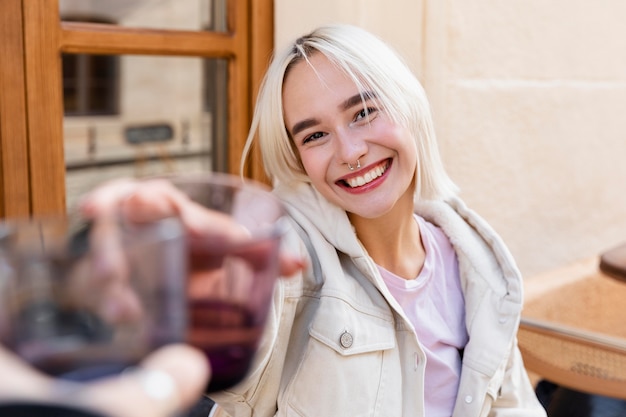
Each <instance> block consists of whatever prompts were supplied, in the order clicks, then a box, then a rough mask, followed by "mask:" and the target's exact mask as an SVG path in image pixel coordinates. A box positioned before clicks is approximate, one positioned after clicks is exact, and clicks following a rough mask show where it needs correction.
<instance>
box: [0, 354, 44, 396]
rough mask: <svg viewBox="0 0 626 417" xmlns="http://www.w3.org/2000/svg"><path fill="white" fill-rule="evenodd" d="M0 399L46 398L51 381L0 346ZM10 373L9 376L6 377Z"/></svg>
mask: <svg viewBox="0 0 626 417" xmlns="http://www.w3.org/2000/svg"><path fill="white" fill-rule="evenodd" d="M0 369H2V375H4V376H5V377H2V378H0V400H2V399H12V400H20V399H22V400H24V399H26V400H48V399H50V395H51V390H52V385H53V381H52V379H51V378H49V377H47V376H44V375H43V374H41V373H39V372H37V371H36V370H35V369H34V368H32V367H31V366H29V365H28V364H27V363H26V362H24V361H23V360H22V359H20V358H19V357H18V356H16V355H15V354H13V353H12V352H10V351H8V350H6V349H5V348H4V347H2V346H0ZM9 375H10V378H9V377H8V376H9Z"/></svg>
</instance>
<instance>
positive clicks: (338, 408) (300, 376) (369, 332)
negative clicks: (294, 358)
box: [279, 297, 400, 417]
mask: <svg viewBox="0 0 626 417" xmlns="http://www.w3.org/2000/svg"><path fill="white" fill-rule="evenodd" d="M395 346H396V341H395V330H394V323H393V318H392V316H391V313H389V312H385V311H378V312H377V311H367V312H366V311H362V310H361V309H358V308H355V306H354V305H353V304H350V303H348V302H346V301H344V300H342V299H339V298H335V297H322V298H321V299H320V305H319V308H318V309H317V312H316V315H315V317H314V319H313V321H312V322H311V326H310V329H309V339H308V341H307V342H306V347H305V349H304V351H303V356H302V358H301V361H300V363H299V366H298V370H297V372H296V373H295V375H294V378H293V379H292V381H291V382H290V386H289V388H288V389H287V392H286V395H287V403H288V410H289V411H287V412H286V414H285V415H287V416H304V417H319V416H324V417H333V416H337V417H339V416H341V417H345V416H351V417H359V416H366V415H367V416H372V415H376V412H375V410H376V409H377V408H380V407H381V406H382V404H381V403H382V402H383V400H385V401H386V392H387V391H395V393H393V394H392V395H400V394H399V388H400V387H399V383H398V382H397V381H395V382H394V379H393V378H392V374H393V373H395V379H396V380H397V377H398V374H397V373H396V372H397V370H395V371H393V372H392V368H394V365H391V364H393V363H397V360H392V358H393V357H394V355H397V352H396V349H393V348H394V347H395ZM396 359H397V358H396ZM394 385H397V386H395V390H392V389H391V386H394ZM279 414H280V413H279Z"/></svg>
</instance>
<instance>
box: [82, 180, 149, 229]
mask: <svg viewBox="0 0 626 417" xmlns="http://www.w3.org/2000/svg"><path fill="white" fill-rule="evenodd" d="M138 188H139V184H138V182H137V181H135V180H131V179H125V178H124V179H117V180H112V181H109V182H106V183H104V184H103V185H101V186H99V187H98V188H96V189H95V190H93V191H91V192H89V193H87V194H85V195H84V196H82V197H81V199H80V201H79V203H78V212H79V213H80V214H81V215H82V216H83V217H85V218H87V219H95V218H98V217H103V216H106V217H110V216H117V214H118V210H119V207H120V205H121V203H122V201H124V199H125V198H127V197H128V196H129V195H131V194H132V193H133V192H135V191H136V190H137V189H138Z"/></svg>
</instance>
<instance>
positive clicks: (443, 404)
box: [378, 216, 468, 417]
mask: <svg viewBox="0 0 626 417" xmlns="http://www.w3.org/2000/svg"><path fill="white" fill-rule="evenodd" d="M415 218H416V220H417V223H418V225H419V227H420V232H421V235H422V243H423V245H424V248H425V249H426V260H425V262H424V266H423V268H422V270H421V271H420V273H419V275H418V276H417V277H416V278H415V279H411V280H406V279H403V278H401V277H399V276H397V275H394V274H393V273H391V272H389V271H387V270H385V269H384V268H382V267H380V266H379V267H378V269H379V270H380V273H381V275H382V277H383V280H384V281H385V283H386V284H387V288H389V291H390V292H391V294H393V296H394V298H395V299H396V300H397V301H398V303H399V304H400V306H402V309H403V310H404V312H405V314H406V315H407V317H408V318H409V320H410V321H411V323H413V327H414V328H415V333H416V334H417V339H418V341H419V343H420V345H421V347H422V349H423V350H424V353H425V354H426V375H425V377H424V379H425V381H424V401H425V408H426V409H425V412H426V414H425V415H427V416H429V417H450V416H451V415H452V410H453V408H454V402H455V399H456V395H457V391H458V387H459V376H460V373H461V355H460V353H459V349H463V347H464V346H465V345H466V344H467V341H468V335H467V330H466V328H465V301H464V299H463V292H462V290H461V282H460V279H459V266H458V260H457V257H456V253H455V251H454V249H453V248H452V245H451V244H450V241H449V240H448V238H447V236H446V235H445V234H444V233H443V232H442V231H441V229H439V228H438V227H436V226H435V225H433V224H432V223H429V222H427V221H426V220H424V219H422V218H421V217H419V216H415Z"/></svg>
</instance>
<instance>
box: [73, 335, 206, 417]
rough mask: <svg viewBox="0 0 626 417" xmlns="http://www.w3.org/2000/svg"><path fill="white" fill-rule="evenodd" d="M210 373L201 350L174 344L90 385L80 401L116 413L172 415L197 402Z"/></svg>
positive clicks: (155, 416) (154, 416)
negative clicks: (126, 369) (126, 370)
mask: <svg viewBox="0 0 626 417" xmlns="http://www.w3.org/2000/svg"><path fill="white" fill-rule="evenodd" d="M209 375H210V370H209V365H208V362H207V360H206V357H205V356H204V354H203V353H202V352H200V351H199V350H196V349H194V348H191V347H189V346H186V345H171V346H167V347H164V348H161V349H159V350H158V351H156V352H155V353H153V354H152V355H151V356H150V357H148V358H147V359H146V360H145V361H144V362H143V363H142V364H141V366H140V367H139V368H137V369H134V370H132V371H130V372H125V373H124V374H123V375H121V376H119V377H116V378H109V379H107V380H103V381H101V382H97V383H92V384H90V385H88V386H87V387H86V388H85V389H84V390H83V392H82V393H81V394H80V395H79V398H78V402H79V404H82V405H84V406H88V407H90V408H92V409H97V410H99V411H101V412H104V413H108V414H109V415H115V416H125V417H144V416H152V417H166V416H167V417H169V416H172V415H174V414H175V413H177V412H181V411H184V410H186V409H188V408H189V407H191V406H192V405H193V404H194V403H195V402H196V401H198V399H199V398H200V397H201V395H202V393H203V391H204V389H205V388H206V384H207V381H208V378H209Z"/></svg>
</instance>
